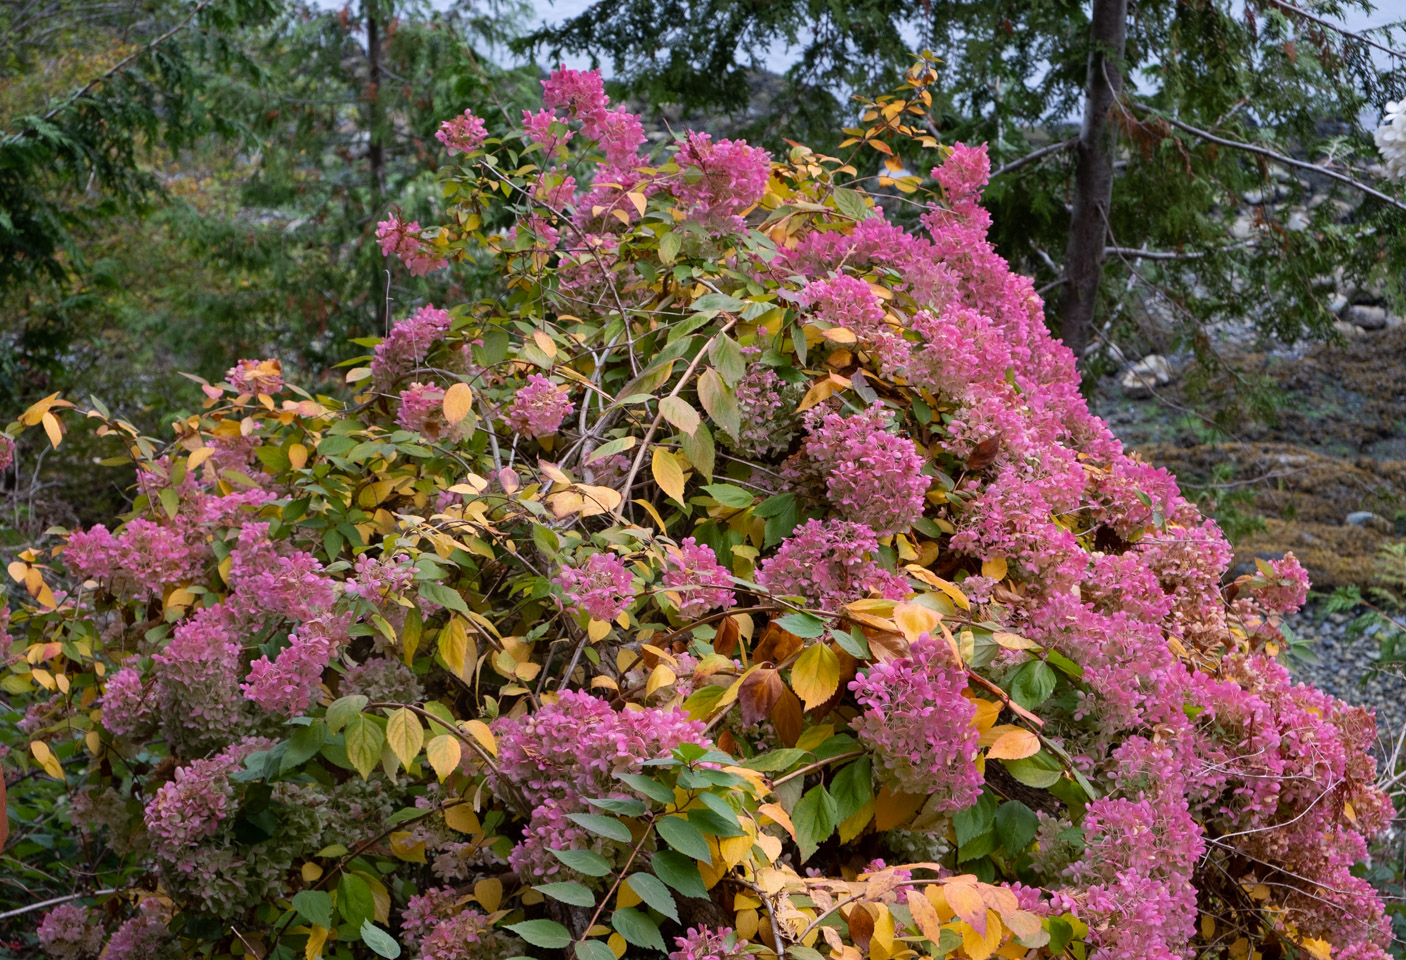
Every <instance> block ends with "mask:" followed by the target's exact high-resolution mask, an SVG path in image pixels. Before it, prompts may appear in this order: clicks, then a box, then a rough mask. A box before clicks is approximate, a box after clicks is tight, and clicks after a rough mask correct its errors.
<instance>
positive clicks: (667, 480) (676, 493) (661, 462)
mask: <svg viewBox="0 0 1406 960" xmlns="http://www.w3.org/2000/svg"><path fill="white" fill-rule="evenodd" d="M650 469H651V471H652V472H653V474H654V482H655V483H657V484H659V489H660V490H663V491H664V492H665V493H666V494H668V495H669V496H670V497H672V498H673V499H674V500H677V501H678V502H679V503H681V504H682V503H683V486H684V482H683V471H682V470H680V469H679V462H678V461H677V460H675V459H674V455H673V454H672V453H670V452H669V451H668V450H665V449H664V448H663V447H655V448H654V459H653V461H652V463H651V467H650Z"/></svg>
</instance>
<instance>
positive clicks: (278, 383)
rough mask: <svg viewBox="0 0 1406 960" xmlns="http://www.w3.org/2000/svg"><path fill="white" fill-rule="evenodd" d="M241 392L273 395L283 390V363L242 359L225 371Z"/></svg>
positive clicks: (232, 384) (226, 375)
mask: <svg viewBox="0 0 1406 960" xmlns="http://www.w3.org/2000/svg"><path fill="white" fill-rule="evenodd" d="M225 379H226V380H228V381H229V385H230V386H231V387H234V389H235V390H236V391H237V392H239V393H248V394H264V395H266V396H270V397H271V396H273V395H274V394H277V393H281V392H282V391H283V364H281V363H279V362H278V361H277V360H241V361H239V362H238V363H237V364H235V365H234V366H232V367H230V368H229V370H228V371H227V372H226V373H225Z"/></svg>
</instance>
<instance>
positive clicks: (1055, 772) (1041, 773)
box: [1000, 750, 1064, 790]
mask: <svg viewBox="0 0 1406 960" xmlns="http://www.w3.org/2000/svg"><path fill="white" fill-rule="evenodd" d="M1000 762H1001V763H1003V764H1005V765H1006V769H1007V770H1009V771H1010V773H1011V776H1013V777H1015V778H1016V779H1017V780H1019V781H1020V782H1021V783H1023V784H1025V785H1026V786H1027V787H1038V788H1039V789H1041V790H1044V789H1046V788H1047V787H1050V786H1053V785H1054V784H1055V783H1057V782H1059V778H1060V777H1062V776H1064V770H1063V768H1062V767H1061V766H1060V765H1059V761H1058V760H1056V759H1055V758H1054V757H1052V756H1050V755H1049V754H1048V753H1047V752H1045V751H1044V750H1041V751H1040V752H1039V753H1037V754H1035V756H1033V757H1026V758H1024V759H1023V760H1002V761H1000Z"/></svg>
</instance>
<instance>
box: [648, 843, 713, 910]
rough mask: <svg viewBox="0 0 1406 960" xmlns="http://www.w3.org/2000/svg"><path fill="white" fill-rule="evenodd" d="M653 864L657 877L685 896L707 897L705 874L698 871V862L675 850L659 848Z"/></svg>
mask: <svg viewBox="0 0 1406 960" xmlns="http://www.w3.org/2000/svg"><path fill="white" fill-rule="evenodd" d="M652 866H653V867H654V875H655V876H656V877H658V878H659V879H660V880H663V881H664V882H665V883H667V884H668V885H669V886H671V887H673V888H674V889H675V890H677V891H678V892H679V893H680V894H682V895H683V896H685V897H694V898H698V899H705V900H706V899H707V897H708V888H707V887H705V886H703V875H702V874H701V873H699V872H698V864H697V863H695V862H694V861H693V860H692V859H691V858H689V857H686V856H684V855H683V854H681V853H678V852H677V851H674V850H658V851H656V852H655V854H654V859H653V861H652Z"/></svg>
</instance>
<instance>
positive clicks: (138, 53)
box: [44, 0, 213, 120]
mask: <svg viewBox="0 0 1406 960" xmlns="http://www.w3.org/2000/svg"><path fill="white" fill-rule="evenodd" d="M212 2H213V0H200V2H199V3H197V4H196V5H195V6H193V7H191V8H190V12H189V13H187V14H186V16H185V19H184V20H182V21H181V22H180V23H178V24H176V25H175V26H174V27H172V28H171V29H170V30H167V31H166V32H165V33H163V34H161V36H159V37H156V38H155V39H153V40H152V41H151V42H150V43H148V44H146V45H145V46H144V47H142V48H141V49H139V50H134V51H132V52H131V53H130V54H128V55H127V56H125V57H123V58H122V59H121V60H119V61H117V62H116V63H115V64H113V65H112V66H111V67H109V68H108V69H107V70H104V71H103V72H102V73H100V74H98V75H97V76H96V77H94V78H93V79H91V80H89V81H88V82H87V83H85V84H83V86H81V87H79V88H78V89H77V90H75V91H74V92H73V93H71V94H69V96H68V97H67V99H65V100H64V101H63V102H62V103H60V104H58V105H57V106H55V107H54V108H53V109H51V110H50V111H49V112H48V113H46V114H44V119H45V120H52V119H54V117H56V116H58V115H59V114H60V113H62V112H63V111H64V110H66V109H67V108H68V107H69V106H70V105H72V104H73V103H74V101H76V100H80V99H82V98H83V97H85V96H87V94H88V92H89V91H90V90H92V89H93V88H94V87H96V86H97V85H98V84H100V83H102V82H103V81H104V80H107V79H108V78H110V77H113V76H116V75H117V74H119V73H121V72H122V71H123V70H126V69H127V68H128V67H129V66H131V65H132V62H133V61H134V60H136V59H137V58H138V57H142V56H145V55H146V54H148V53H150V52H151V51H152V50H155V49H156V48H157V47H159V46H161V44H163V43H165V42H166V41H167V40H170V39H171V38H172V37H174V36H175V35H176V34H178V33H180V32H181V31H182V30H184V29H185V28H186V27H188V26H190V22H191V21H192V20H194V19H195V17H196V15H197V14H199V13H200V11H202V10H204V9H205V8H206V7H208V6H209V5H210V4H211V3H212Z"/></svg>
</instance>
